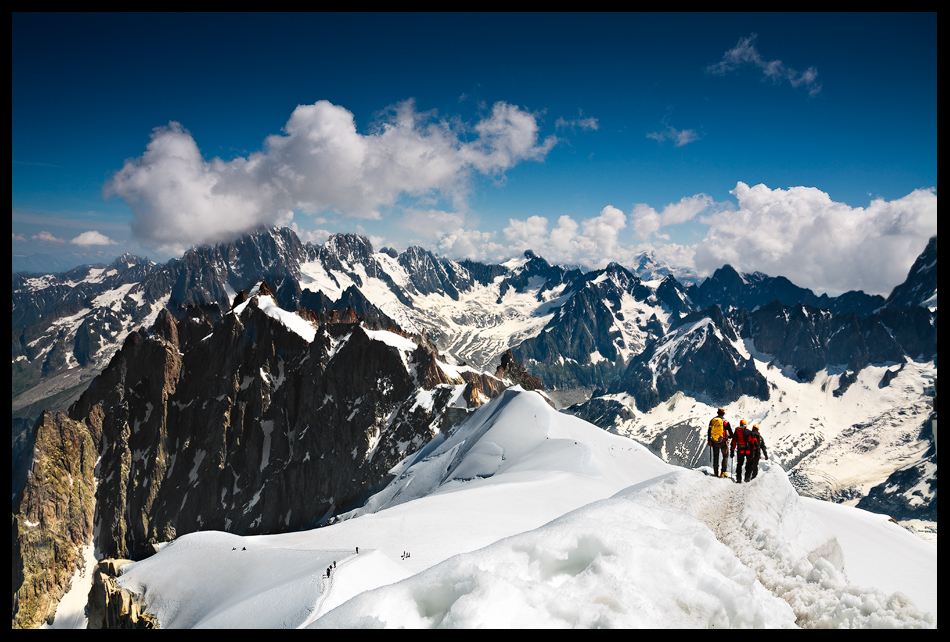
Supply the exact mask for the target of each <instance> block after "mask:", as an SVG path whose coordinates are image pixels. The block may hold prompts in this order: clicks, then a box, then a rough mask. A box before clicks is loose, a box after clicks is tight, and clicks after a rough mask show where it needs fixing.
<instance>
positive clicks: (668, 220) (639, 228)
mask: <svg viewBox="0 0 950 642" xmlns="http://www.w3.org/2000/svg"><path fill="white" fill-rule="evenodd" d="M714 204H715V202H714V201H713V199H712V197H710V196H707V195H706V194H701V193H700V194H695V195H693V196H684V197H683V198H681V199H680V200H679V201H677V202H676V203H670V204H668V205H667V206H666V207H664V208H663V211H662V212H660V213H657V211H656V210H655V209H653V208H652V207H650V206H649V205H647V204H646V203H638V204H636V205H634V206H633V213H632V214H631V217H632V218H633V230H634V235H635V236H636V237H637V238H640V239H643V240H647V239H649V238H650V237H651V236H653V235H654V234H657V233H658V231H659V230H660V228H662V227H666V226H667V225H678V224H679V223H685V222H687V221H691V220H693V219H694V218H695V217H696V215H697V214H699V213H700V212H702V211H703V210H705V209H707V208H709V207H711V206H713V205H714Z"/></svg>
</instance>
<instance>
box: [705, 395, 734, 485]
mask: <svg viewBox="0 0 950 642" xmlns="http://www.w3.org/2000/svg"><path fill="white" fill-rule="evenodd" d="M725 415H726V411H725V410H724V409H723V408H719V410H718V411H717V414H716V416H715V417H713V418H712V420H710V422H709V430H708V431H707V432H706V443H707V445H708V446H709V447H710V448H711V449H712V460H713V474H714V475H715V476H716V477H719V458H720V457H719V456H720V455H722V474H723V477H725V476H726V464H727V463H728V458H727V455H726V453H727V449H728V445H729V439H731V438H732V427H731V426H730V425H729V422H728V421H726V419H725Z"/></svg>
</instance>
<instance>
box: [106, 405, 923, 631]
mask: <svg viewBox="0 0 950 642" xmlns="http://www.w3.org/2000/svg"><path fill="white" fill-rule="evenodd" d="M395 472H396V473H397V477H396V479H394V481H393V482H392V484H391V485H390V486H389V487H387V488H386V489H384V491H382V492H381V493H380V494H379V495H377V496H375V497H373V498H371V500H370V501H369V502H368V504H367V505H366V506H365V507H364V508H363V509H360V510H358V511H354V512H353V513H350V514H348V515H346V516H344V517H345V518H344V519H343V520H342V521H339V522H337V523H335V524H333V525H330V526H327V527H324V528H320V529H316V530H312V531H307V532H299V533H291V534H282V535H268V536H256V537H238V536H235V535H230V534H226V533H216V532H203V533H194V534H191V535H186V536H184V537H181V538H180V539H178V540H176V541H175V542H173V543H171V544H169V545H167V546H166V547H165V548H164V549H163V550H162V551H161V552H160V553H158V554H157V555H155V556H153V557H151V558H149V559H147V560H144V561H142V562H138V563H135V564H131V565H128V566H126V567H125V569H124V574H123V576H122V577H121V578H120V583H121V584H122V585H123V586H125V587H127V588H129V589H131V590H133V591H135V592H138V593H141V594H142V595H143V596H144V601H145V603H146V605H147V608H148V610H149V611H151V612H152V613H154V614H155V615H156V616H157V617H158V620H159V622H160V623H161V624H162V626H164V627H167V628H172V627H179V626H182V627H187V626H212V627H215V626H217V627H223V626H227V627H232V626H233V627H252V626H253V627H297V626H316V627H344V626H345V627H355V626H370V627H380V626H385V627H399V626H407V627H430V626H436V627H507V626H519V627H540V626H559V627H595V626H609V627H627V626H653V627H710V626H715V627H720V626H764V627H793V626H796V625H798V626H819V627H827V626H831V627H837V626H872V627H879V626H935V625H936V619H935V618H936V546H931V545H930V544H927V543H926V542H921V541H920V540H918V539H917V538H915V537H914V536H913V535H911V534H909V533H907V532H906V531H903V530H902V529H897V530H894V529H887V528H885V529H879V531H880V532H878V533H876V535H875V539H874V540H873V541H874V543H873V544H872V545H871V546H870V548H867V547H864V545H863V544H862V543H861V541H860V540H861V538H862V537H864V533H863V532H862V531H866V530H867V528H868V523H869V520H870V521H871V522H873V521H874V519H875V517H874V516H870V514H868V513H866V512H864V511H859V510H857V509H851V508H848V507H840V506H834V507H833V508H832V509H828V508H827V505H826V504H824V503H823V502H816V501H813V500H812V501H810V502H803V501H802V499H801V498H800V497H799V496H798V495H797V494H796V493H795V491H794V490H793V489H792V487H791V485H790V484H789V482H788V478H787V476H786V475H785V473H784V471H783V470H782V469H781V468H780V467H778V466H772V467H768V466H767V465H764V466H763V467H762V472H761V474H760V476H759V478H758V479H756V480H754V481H753V482H752V483H750V484H748V485H741V486H740V485H734V484H732V483H731V482H730V481H728V480H723V479H715V478H711V477H709V476H707V475H705V474H703V472H702V471H690V470H685V469H682V468H678V467H675V466H671V465H669V464H666V463H664V462H662V461H661V460H659V459H658V458H657V457H655V456H653V455H652V454H651V453H649V451H648V450H647V449H646V448H645V447H643V446H641V445H639V444H637V443H635V442H633V441H631V440H629V439H626V438H623V437H619V436H616V435H612V434H610V433H607V432H605V431H603V430H600V429H599V428H597V427H595V426H592V425H591V424H588V423H586V422H584V421H582V420H579V419H577V418H575V417H571V416H568V415H564V414H561V413H557V412H556V411H554V410H553V409H551V408H550V407H549V406H548V405H547V404H546V403H545V402H544V400H543V399H542V397H541V396H540V395H538V394H536V393H527V392H523V391H518V390H509V391H506V393H504V394H503V395H501V396H499V397H498V398H497V399H495V400H494V401H492V402H491V403H489V404H486V405H485V406H483V407H482V408H481V409H480V410H479V411H478V412H477V413H475V414H474V415H473V416H472V418H471V419H470V420H469V421H468V422H466V424H464V425H463V426H461V427H459V428H458V429H457V430H456V431H455V432H454V433H452V434H451V435H449V436H447V437H445V436H440V438H438V439H437V441H436V442H435V443H432V444H430V445H428V446H426V447H425V448H424V449H423V450H422V451H420V452H419V453H416V454H415V455H413V456H411V457H410V459H409V460H408V461H406V462H403V464H401V465H400V466H399V467H398V470H396V471H395ZM815 506H818V507H819V508H817V509H816V508H815ZM840 508H847V509H848V512H835V510H834V509H840ZM829 511H830V512H829ZM826 514H827V515H828V518H827V519H825V516H826ZM910 540H913V541H914V542H919V543H921V544H923V545H924V546H930V547H931V548H929V549H927V548H912V547H911V546H909V545H908V544H907V542H908V541H910ZM839 544H840V546H839ZM357 546H358V547H359V554H358V555H357V554H356V547H357ZM245 549H246V550H245ZM911 549H912V551H913V552H912V554H911V553H909V552H908V553H907V555H908V556H907V557H906V558H905V557H904V555H905V551H910V550H911ZM881 551H887V556H888V557H890V558H892V559H894V560H895V561H897V560H903V561H904V563H903V564H900V563H898V564H896V565H895V566H894V568H889V569H888V570H887V571H886V572H884V571H883V570H882V568H881V565H880V564H879V562H880V558H881ZM406 553H408V557H407V556H406ZM334 561H335V562H336V570H334V571H332V572H331V574H330V578H326V568H327V566H329V565H331V564H333V562H334ZM849 580H850V581H854V582H857V583H859V584H860V587H858V586H853V585H851V584H850V582H849ZM874 587H878V588H874ZM879 589H880V590H879ZM901 591H902V592H903V593H901ZM907 596H910V598H908V597H907ZM911 599H912V600H913V602H914V603H916V605H917V606H920V607H921V608H922V609H924V610H927V611H929V612H930V613H932V614H933V615H932V616H931V615H927V614H922V613H921V612H919V611H918V609H917V606H915V604H914V603H911Z"/></svg>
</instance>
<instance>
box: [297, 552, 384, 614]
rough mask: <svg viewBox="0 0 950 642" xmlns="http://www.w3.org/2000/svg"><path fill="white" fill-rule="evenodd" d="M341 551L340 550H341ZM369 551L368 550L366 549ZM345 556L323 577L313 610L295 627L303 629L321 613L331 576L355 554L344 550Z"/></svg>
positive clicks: (328, 591)
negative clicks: (321, 588) (321, 587)
mask: <svg viewBox="0 0 950 642" xmlns="http://www.w3.org/2000/svg"><path fill="white" fill-rule="evenodd" d="M341 552H342V551H341ZM366 552H367V553H369V552H370V551H366ZM346 553H347V555H348V556H347V557H345V558H343V559H342V560H340V561H339V563H338V564H337V565H336V566H335V567H334V568H333V570H332V571H331V572H330V576H329V577H327V576H325V575H324V577H323V590H321V591H320V595H318V596H317V600H316V601H315V602H314V603H313V610H312V611H311V613H310V616H309V617H308V618H307V619H306V620H305V621H304V622H303V623H302V624H300V625H299V626H298V627H297V628H298V629H305V628H307V625H309V624H310V623H312V622H313V621H315V620H316V619H317V618H318V617H320V616H321V615H323V613H324V610H323V603H324V602H326V599H327V596H328V595H329V594H330V588H331V587H332V586H333V578H335V577H336V574H337V573H338V572H339V569H341V568H343V567H345V566H346V565H347V564H348V563H349V562H350V561H352V560H353V559H354V558H355V557H356V554H355V553H354V552H353V551H349V550H348V551H346Z"/></svg>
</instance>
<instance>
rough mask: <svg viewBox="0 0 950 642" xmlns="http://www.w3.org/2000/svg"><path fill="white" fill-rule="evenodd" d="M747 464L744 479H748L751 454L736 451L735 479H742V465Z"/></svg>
mask: <svg viewBox="0 0 950 642" xmlns="http://www.w3.org/2000/svg"><path fill="white" fill-rule="evenodd" d="M746 463H747V464H748V465H747V466H746V470H745V481H749V472H750V470H751V468H752V456H751V455H748V454H746V453H740V452H737V453H736V479H742V465H743V464H746Z"/></svg>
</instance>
